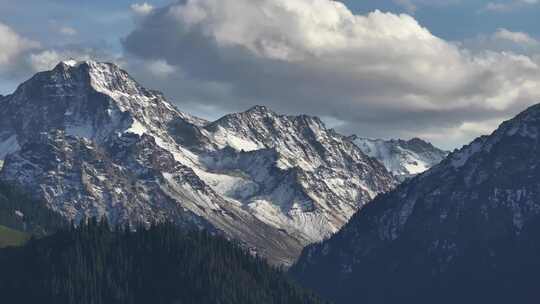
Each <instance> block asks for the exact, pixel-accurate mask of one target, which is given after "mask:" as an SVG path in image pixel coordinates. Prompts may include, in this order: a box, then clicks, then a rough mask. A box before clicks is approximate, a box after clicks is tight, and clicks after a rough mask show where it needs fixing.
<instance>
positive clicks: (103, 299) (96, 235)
mask: <svg viewBox="0 0 540 304" xmlns="http://www.w3.org/2000/svg"><path fill="white" fill-rule="evenodd" d="M0 268H1V269H2V271H1V272H0V294H1V299H2V302H3V303H20V304H26V303H28V304H30V303H32V304H33V303H56V304H71V303H73V304H75V303H76V304H90V303H118V304H120V303H129V304H136V303H162V304H171V303H186V304H188V303H193V304H205V303H208V304H214V303H224V304H225V303H230V304H241V303H261V304H273V303H276V304H277V303H296V304H317V303H323V302H322V301H320V300H319V299H318V298H317V297H315V296H314V295H312V294H311V293H310V292H308V291H305V290H303V289H301V288H298V287H297V286H295V285H293V284H292V283H291V282H290V281H289V280H288V279H287V278H286V277H285V275H284V274H283V273H281V272H280V271H278V270H275V269H273V268H271V267H270V266H268V264H266V263H265V262H264V261H263V260H261V259H259V258H255V257H253V256H251V255H250V254H249V253H247V252H246V251H244V250H242V249H240V248H239V247H237V246H235V245H233V244H231V243H230V242H228V241H227V240H225V239H222V238H216V237H212V236H210V235H208V234H205V233H200V232H179V231H178V229H177V228H176V227H174V226H171V225H160V226H155V227H151V228H150V229H148V230H145V229H137V232H129V230H128V232H125V231H122V230H121V229H120V230H119V231H117V232H111V230H110V228H109V227H108V226H107V225H106V224H105V223H102V224H97V223H94V222H90V223H89V224H88V225H86V224H85V225H82V226H81V227H79V228H77V229H75V230H70V231H61V232H59V233H57V234H55V235H52V236H49V237H46V238H44V239H40V240H34V241H31V242H30V243H29V244H27V245H26V246H24V247H21V248H12V249H11V248H10V249H4V250H0Z"/></svg>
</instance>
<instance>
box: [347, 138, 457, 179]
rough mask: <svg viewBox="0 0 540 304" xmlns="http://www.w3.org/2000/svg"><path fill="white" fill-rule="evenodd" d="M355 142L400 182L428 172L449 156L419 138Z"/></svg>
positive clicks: (357, 139) (361, 140)
mask: <svg viewBox="0 0 540 304" xmlns="http://www.w3.org/2000/svg"><path fill="white" fill-rule="evenodd" d="M354 142H355V143H356V144H357V145H358V147H360V149H362V151H363V152H364V153H365V154H367V155H369V156H371V157H374V158H376V159H377V160H378V161H380V162H381V163H382V164H383V165H384V166H385V167H386V169H388V171H390V172H392V173H393V174H394V175H395V176H396V177H398V178H399V179H400V180H404V179H406V178H408V177H412V176H414V175H417V174H419V173H422V172H424V171H426V170H428V169H429V168H431V167H433V166H435V165H436V164H438V163H440V162H441V161H442V160H443V159H444V158H445V157H446V156H447V155H448V152H447V151H443V150H441V149H439V148H437V147H435V146H433V145H432V144H431V143H428V142H426V141H424V140H422V139H419V138H413V139H411V140H401V139H397V140H395V139H393V140H382V139H370V138H354Z"/></svg>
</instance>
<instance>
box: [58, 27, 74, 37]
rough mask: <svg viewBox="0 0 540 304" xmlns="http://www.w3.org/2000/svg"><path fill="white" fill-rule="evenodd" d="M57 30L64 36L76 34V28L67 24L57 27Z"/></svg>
mask: <svg viewBox="0 0 540 304" xmlns="http://www.w3.org/2000/svg"><path fill="white" fill-rule="evenodd" d="M58 32H60V34H62V35H66V36H74V35H77V30H76V29H74V28H72V27H69V26H62V27H60V28H59V29H58Z"/></svg>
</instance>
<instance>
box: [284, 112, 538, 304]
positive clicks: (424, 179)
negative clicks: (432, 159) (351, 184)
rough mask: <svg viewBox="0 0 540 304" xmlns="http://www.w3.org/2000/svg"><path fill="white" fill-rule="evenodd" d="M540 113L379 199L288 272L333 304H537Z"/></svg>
mask: <svg viewBox="0 0 540 304" xmlns="http://www.w3.org/2000/svg"><path fill="white" fill-rule="evenodd" d="M539 136H540V105H536V106H533V107H531V108H529V109H527V110H526V111H524V112H523V113H521V114H520V115H518V116H517V117H515V118H514V119H512V120H510V121H507V122H504V123H503V124H502V125H501V126H500V127H499V128H498V129H497V130H496V131H495V132H494V133H493V134H491V135H490V136H484V137H481V138H478V139H476V140H475V141H473V142H472V143H471V144H469V145H468V146H465V147H463V148H462V149H461V150H458V151H456V152H454V153H452V154H450V155H449V156H448V158H446V159H445V160H443V161H442V163H441V164H439V165H437V166H435V167H433V168H432V169H430V170H428V171H427V172H425V173H423V174H420V175H418V176H417V177H415V178H413V179H412V180H409V181H406V182H404V183H403V184H401V185H400V186H398V187H397V188H396V189H395V190H394V191H391V192H389V193H387V194H383V195H380V196H379V197H378V198H377V199H375V200H374V201H373V202H372V203H370V204H369V205H368V206H366V207H365V208H364V209H362V210H361V211H359V212H358V213H357V214H356V215H355V216H354V217H353V218H352V219H351V221H350V222H349V223H348V224H347V225H346V226H345V227H344V228H343V229H342V230H341V231H340V232H339V233H337V234H336V235H335V236H333V237H332V238H331V239H329V240H328V241H325V242H322V243H319V244H315V245H311V246H309V247H307V248H306V249H305V250H304V252H303V254H302V256H301V258H300V259H299V262H298V263H297V264H296V265H295V266H294V267H293V269H292V270H291V273H292V274H293V275H294V276H295V277H296V278H297V279H298V280H299V281H301V282H303V283H304V284H305V285H306V286H309V287H313V288H314V289H315V290H317V291H319V292H320V293H321V294H323V295H325V296H326V297H328V298H330V299H333V300H336V303H355V302H358V301H360V299H361V301H362V302H363V303H536V302H537V301H538V295H539V294H538V288H537V284H536V282H537V278H538V274H539V273H540V261H539V260H538V257H539V256H540V245H539V243H538V239H539V238H540V187H539V183H538V181H539V180H540V158H539V157H538V155H539V151H540V137H539Z"/></svg>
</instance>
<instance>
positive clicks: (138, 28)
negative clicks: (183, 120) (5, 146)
mask: <svg viewBox="0 0 540 304" xmlns="http://www.w3.org/2000/svg"><path fill="white" fill-rule="evenodd" d="M538 16H540V0H500V1H480V0H355V1H343V2H337V1H332V0H180V1H170V0H147V1H146V2H144V1H140V2H137V1H126V0H115V1H105V0H94V1H88V0H48V1H43V0H21V1H13V0H0V94H9V93H11V92H13V91H14V90H15V89H16V87H17V85H18V84H20V83H21V82H22V81H24V80H26V79H28V78H30V77H31V76H32V75H33V74H34V73H36V72H38V71H42V70H48V69H51V68H52V67H54V66H55V65H56V64H57V63H58V62H59V61H61V60H66V59H70V58H74V59H77V60H99V61H109V62H115V63H117V64H118V65H120V66H121V67H122V68H124V69H125V70H127V71H128V72H129V73H130V74H131V75H132V76H133V77H134V78H135V79H137V80H138V81H139V82H141V83H142V84H143V85H145V86H147V87H149V88H153V89H157V90H160V91H162V92H163V93H164V94H165V95H166V96H168V97H169V99H170V100H171V101H172V102H173V103H175V104H176V105H177V106H178V108H179V109H180V110H182V111H185V112H189V113H192V114H195V115H199V116H202V117H204V118H208V119H216V118H218V117H219V116H221V115H223V114H225V113H230V112H236V111H243V110H246V109H248V108H249V107H251V106H253V105H256V104H259V105H266V106H268V107H270V108H271V109H273V110H274V111H276V112H278V113H283V114H309V115H316V116H319V117H321V118H322V119H323V120H324V121H325V122H326V124H327V125H328V126H329V127H332V128H335V129H337V130H338V131H339V132H341V133H343V134H345V135H352V134H356V135H358V136H363V137H373V138H385V139H389V138H405V139H408V138H412V137H421V138H423V139H426V140H429V141H431V142H433V143H434V144H435V145H438V146H440V147H442V148H445V149H453V148H458V147H460V146H462V145H464V144H467V143H468V142H469V141H471V140H472V139H474V138H475V137H477V136H479V135H484V134H488V133H490V132H492V131H493V130H494V129H495V128H496V127H497V126H498V124H500V123H501V122H502V121H504V120H506V119H509V118H511V117H512V116H514V115H516V114H517V113H519V112H521V111H522V110H524V109H526V108H527V107H528V106H530V105H532V104H535V103H538V102H540V21H538V20H539V19H540V18H538Z"/></svg>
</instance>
